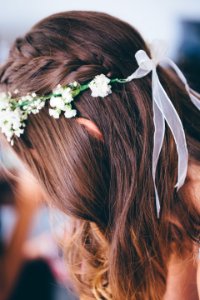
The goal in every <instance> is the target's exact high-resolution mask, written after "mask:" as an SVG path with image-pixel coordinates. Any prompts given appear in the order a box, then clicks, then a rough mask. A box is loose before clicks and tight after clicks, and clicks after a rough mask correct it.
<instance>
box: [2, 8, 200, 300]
mask: <svg viewBox="0 0 200 300" xmlns="http://www.w3.org/2000/svg"><path fill="white" fill-rule="evenodd" d="M139 49H144V50H145V51H146V52H147V53H148V54H149V55H150V53H149V49H148V47H147V46H146V44H145V42H144V40H143V39H142V37H141V36H140V34H139V33H138V32H137V31H136V30H135V29H134V28H133V27H131V26H130V25H129V24H127V23H125V22H123V21H121V20H119V19H117V18H114V17H112V16H109V15H107V14H104V13H97V12H86V11H84V12H83V11H70V12H65V13H60V14H56V15H53V16H50V17H48V18H46V19H44V20H42V21H41V22H39V23H38V24H36V25H35V26H34V27H33V28H32V29H31V31H30V32H28V33H27V34H26V35H25V37H24V38H18V39H17V40H16V41H15V43H14V45H13V47H12V49H11V51H10V56H9V58H8V60H7V62H6V63H5V65H4V66H3V67H2V68H1V70H0V88H1V90H4V91H6V90H7V91H10V92H11V93H12V92H13V91H14V90H15V89H18V90H19V91H20V94H21V95H24V94H26V93H27V92H32V91H34V92H36V93H37V94H38V95H40V94H46V93H49V92H50V91H51V90H52V89H53V88H55V86H56V85H57V84H59V83H60V84H62V85H65V84H68V83H70V82H72V81H74V80H77V81H79V82H80V83H83V82H87V81H89V80H91V79H93V78H94V76H95V75H97V74H101V73H104V74H105V75H108V76H110V77H114V78H115V77H120V78H125V77H127V76H128V75H130V74H131V73H132V72H133V71H134V70H135V69H136V68H137V63H136V60H135V57H134V54H135V53H136V51H137V50H139ZM158 74H159V77H160V79H161V82H162V84H163V86H164V87H165V89H166V91H167V93H168V95H169V96H170V98H171V99H172V101H173V104H174V106H175V108H176V109H177V111H178V113H179V115H180V117H181V119H182V122H183V126H184V129H185V133H186V138H187V144H188V148H189V153H190V159H194V160H197V161H200V118H199V111H198V110H197V109H196V108H195V106H194V105H193V104H192V103H191V101H190V99H189V97H188V95H187V93H186V91H185V89H184V87H183V85H182V83H180V82H179V80H178V79H177V78H176V77H175V76H174V75H173V74H171V72H169V71H167V70H165V69H163V68H161V67H158ZM74 106H75V108H76V109H77V110H78V116H81V117H85V118H87V119H90V120H92V121H93V122H94V123H95V124H96V125H97V126H98V128H99V130H100V131H101V132H102V135H103V141H102V140H99V139H97V138H95V137H94V136H92V135H91V134H89V133H88V131H87V130H86V128H85V127H84V126H82V125H80V124H78V122H76V119H75V118H72V119H68V120H67V119H65V118H64V116H62V117H60V118H59V119H58V120H55V119H53V118H52V117H50V116H49V115H48V108H47V107H45V108H44V109H43V110H42V111H41V112H40V113H39V114H36V115H30V117H29V119H28V122H27V127H26V129H25V133H24V135H23V136H22V137H21V138H20V139H18V140H16V141H15V146H14V147H15V150H16V151H17V153H18V154H19V155H20V156H21V158H22V159H23V160H24V161H26V162H27V163H28V164H29V165H30V166H31V168H32V170H33V171H34V173H35V174H37V175H38V177H39V178H40V180H41V181H42V182H43V183H44V184H45V186H46V188H47V190H48V192H49V194H50V195H51V198H52V202H53V203H54V205H56V206H57V207H59V208H60V209H61V210H62V211H64V212H65V213H66V214H68V215H70V216H71V217H72V218H71V219H72V233H71V234H72V236H71V240H70V242H69V243H68V246H67V248H66V256H67V262H68V265H69V267H70V269H71V273H72V274H73V278H74V279H75V282H76V284H75V285H76V287H77V289H78V290H79V293H80V295H81V296H83V297H84V299H111V298H112V299H116V300H121V299H127V300H130V299H131V300H136V299H137V300H140V299H141V300H145V299H146V300H157V299H158V300H160V299H162V298H163V294H164V292H165V289H166V278H167V262H168V259H169V257H170V254H171V253H172V252H173V251H176V252H177V253H178V254H179V255H183V253H184V252H185V251H186V250H190V246H189V245H190V244H191V242H192V241H194V242H198V233H199V229H200V228H199V224H200V222H199V220H200V214H199V212H197V210H196V208H195V207H194V205H193V204H192V202H191V199H188V198H187V195H184V193H183V192H182V190H181V189H180V191H179V192H177V191H176V190H175V189H174V185H175V183H176V179H177V153H176V147H175V143H174V140H173V137H172V135H171V132H170V130H169V128H167V129H166V134H165V139H164V145H163V148H162V153H161V156H160V159H159V165H158V170H157V174H156V181H157V187H158V192H159V196H160V199H161V218H160V219H159V220H158V219H157V217H156V213H155V197H154V187H153V180H152V171H151V162H152V146H153V132H154V126H153V114H152V95H151V75H148V76H146V77H144V78H142V79H138V80H134V81H132V82H130V83H127V84H124V85H119V84H115V86H114V87H113V92H112V94H111V95H109V96H107V97H106V98H105V99H100V98H96V99H94V98H92V97H91V95H90V92H89V91H85V92H84V93H82V94H81V95H80V96H79V97H78V98H77V99H76V101H75V103H74ZM191 116H192V122H191ZM189 203H190V205H189ZM188 241H189V242H190V243H189V242H188Z"/></svg>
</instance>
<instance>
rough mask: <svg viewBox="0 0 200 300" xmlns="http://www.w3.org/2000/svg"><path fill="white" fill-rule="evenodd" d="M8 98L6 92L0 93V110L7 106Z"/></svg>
mask: <svg viewBox="0 0 200 300" xmlns="http://www.w3.org/2000/svg"><path fill="white" fill-rule="evenodd" d="M9 101H10V98H9V97H8V95H7V94H6V93H0V110H2V109H6V108H7V107H9Z"/></svg>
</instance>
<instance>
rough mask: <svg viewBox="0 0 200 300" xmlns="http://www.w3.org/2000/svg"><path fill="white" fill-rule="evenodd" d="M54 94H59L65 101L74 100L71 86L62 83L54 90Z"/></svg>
mask: <svg viewBox="0 0 200 300" xmlns="http://www.w3.org/2000/svg"><path fill="white" fill-rule="evenodd" d="M53 94H54V95H59V96H60V97H61V98H63V101H64V102H65V103H70V102H72V101H73V100H74V99H73V96H72V89H71V88H70V87H62V86H61V85H60V84H59V85H58V86H57V87H56V88H55V89H54V90H53ZM55 98H58V97H55Z"/></svg>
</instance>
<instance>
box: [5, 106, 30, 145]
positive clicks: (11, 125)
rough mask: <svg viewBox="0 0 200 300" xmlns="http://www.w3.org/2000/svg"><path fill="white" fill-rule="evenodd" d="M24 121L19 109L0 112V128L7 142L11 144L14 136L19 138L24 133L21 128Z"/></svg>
mask: <svg viewBox="0 0 200 300" xmlns="http://www.w3.org/2000/svg"><path fill="white" fill-rule="evenodd" d="M24 120H25V116H23V113H22V111H21V110H20V109H19V108H16V109H15V110H11V109H10V108H8V109H6V110H4V111H3V110H2V111H0V128H1V131H2V133H4V134H5V136H6V138H7V140H8V141H9V142H12V138H13V136H14V135H16V136H18V137H19V136H20V135H21V134H22V133H23V132H24V129H22V128H21V127H22V126H23V124H24ZM12 144H13V142H12Z"/></svg>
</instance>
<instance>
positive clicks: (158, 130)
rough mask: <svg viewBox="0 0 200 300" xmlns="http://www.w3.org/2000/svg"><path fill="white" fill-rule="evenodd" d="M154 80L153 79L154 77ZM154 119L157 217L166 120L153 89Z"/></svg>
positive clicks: (154, 171) (153, 160) (154, 174)
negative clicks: (159, 165) (159, 160)
mask: <svg viewBox="0 0 200 300" xmlns="http://www.w3.org/2000/svg"><path fill="white" fill-rule="evenodd" d="M152 80H153V79H152ZM153 120H154V127H155V130H154V145H153V159H152V176H153V182H154V190H155V197H156V212H157V218H159V217H160V200H159V196H158V191H157V187H156V182H155V180H156V168H157V164H158V159H159V156H160V152H161V149H162V144H163V139H164V133H165V122H164V118H163V115H162V112H161V111H160V109H159V108H158V106H157V104H156V101H154V91H153Z"/></svg>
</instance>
